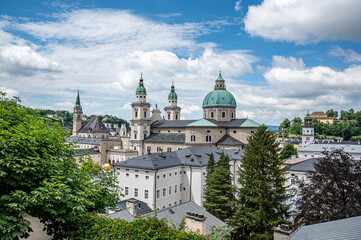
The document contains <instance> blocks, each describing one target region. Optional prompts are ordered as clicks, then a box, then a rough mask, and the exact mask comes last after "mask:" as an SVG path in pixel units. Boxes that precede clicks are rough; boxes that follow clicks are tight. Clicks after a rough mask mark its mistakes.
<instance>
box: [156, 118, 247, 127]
mask: <svg viewBox="0 0 361 240" xmlns="http://www.w3.org/2000/svg"><path fill="white" fill-rule="evenodd" d="M198 120H199V119H196V120H174V121H156V122H154V123H153V124H152V126H151V128H184V127H185V126H186V125H188V124H190V123H192V122H195V121H198ZM206 120H208V121H210V122H212V123H214V124H215V125H217V126H218V127H229V128H230V127H241V125H242V124H243V123H244V122H245V121H246V120H247V118H242V119H233V120H231V121H216V120H214V119H208V118H207V119H206Z"/></svg>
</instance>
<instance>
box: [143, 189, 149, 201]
mask: <svg viewBox="0 0 361 240" xmlns="http://www.w3.org/2000/svg"><path fill="white" fill-rule="evenodd" d="M148 195H149V191H148V190H144V198H145V199H148Z"/></svg>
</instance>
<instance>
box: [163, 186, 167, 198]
mask: <svg viewBox="0 0 361 240" xmlns="http://www.w3.org/2000/svg"><path fill="white" fill-rule="evenodd" d="M166 194H167V189H165V188H163V195H162V196H163V197H165V196H166Z"/></svg>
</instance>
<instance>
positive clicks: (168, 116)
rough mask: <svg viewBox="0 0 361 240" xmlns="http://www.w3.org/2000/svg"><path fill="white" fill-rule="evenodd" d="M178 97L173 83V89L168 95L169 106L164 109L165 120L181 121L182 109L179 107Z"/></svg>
mask: <svg viewBox="0 0 361 240" xmlns="http://www.w3.org/2000/svg"><path fill="white" fill-rule="evenodd" d="M177 102H178V96H177V94H176V92H175V89H174V81H172V87H171V89H170V93H169V95H168V106H166V107H164V119H165V120H180V118H181V108H180V107H178V105H177Z"/></svg>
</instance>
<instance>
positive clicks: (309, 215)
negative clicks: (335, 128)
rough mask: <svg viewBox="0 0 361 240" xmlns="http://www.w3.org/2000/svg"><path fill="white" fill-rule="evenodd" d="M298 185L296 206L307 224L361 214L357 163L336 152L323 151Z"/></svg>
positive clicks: (360, 171)
mask: <svg viewBox="0 0 361 240" xmlns="http://www.w3.org/2000/svg"><path fill="white" fill-rule="evenodd" d="M323 155H324V156H323V157H321V158H320V159H319V161H318V162H316V163H315V164H314V166H315V171H314V172H310V173H308V176H307V178H308V179H309V182H308V183H306V184H301V186H300V189H301V190H300V198H299V200H298V201H297V206H298V208H299V209H300V212H301V213H300V216H299V217H304V218H305V219H306V220H307V224H314V223H320V222H327V221H332V220H337V219H342V218H346V217H353V216H360V215H361V162H360V161H352V160H351V157H350V155H349V154H347V153H345V152H344V151H342V150H340V149H335V150H332V151H331V152H328V151H326V152H323Z"/></svg>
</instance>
